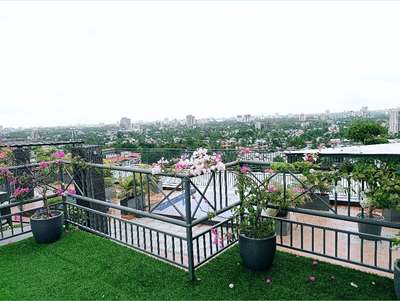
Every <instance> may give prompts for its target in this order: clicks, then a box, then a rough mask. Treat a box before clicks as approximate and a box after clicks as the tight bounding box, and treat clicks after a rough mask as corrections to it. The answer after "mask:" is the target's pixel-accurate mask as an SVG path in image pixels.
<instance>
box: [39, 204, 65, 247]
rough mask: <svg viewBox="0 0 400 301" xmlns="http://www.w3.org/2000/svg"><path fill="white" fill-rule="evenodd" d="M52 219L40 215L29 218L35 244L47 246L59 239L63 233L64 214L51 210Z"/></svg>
mask: <svg viewBox="0 0 400 301" xmlns="http://www.w3.org/2000/svg"><path fill="white" fill-rule="evenodd" d="M51 214H52V217H50V218H43V217H42V216H41V215H40V214H34V215H32V216H31V229H32V234H33V237H34V238H35V240H36V242H37V243H40V244H48V243H52V242H55V241H57V240H58V239H60V237H61V234H62V232H63V224H64V214H63V212H62V211H58V210H52V211H51Z"/></svg>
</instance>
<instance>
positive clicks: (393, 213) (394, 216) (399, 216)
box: [382, 208, 400, 223]
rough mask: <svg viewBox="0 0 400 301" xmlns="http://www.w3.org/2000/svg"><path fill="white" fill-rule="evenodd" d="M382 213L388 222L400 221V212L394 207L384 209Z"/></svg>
mask: <svg viewBox="0 0 400 301" xmlns="http://www.w3.org/2000/svg"><path fill="white" fill-rule="evenodd" d="M382 215H383V217H384V218H385V220H386V221H388V222H396V223H398V222H400V213H399V212H398V211H397V210H396V209H394V208H390V209H383V214H382Z"/></svg>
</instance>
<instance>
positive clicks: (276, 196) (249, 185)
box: [235, 165, 300, 238]
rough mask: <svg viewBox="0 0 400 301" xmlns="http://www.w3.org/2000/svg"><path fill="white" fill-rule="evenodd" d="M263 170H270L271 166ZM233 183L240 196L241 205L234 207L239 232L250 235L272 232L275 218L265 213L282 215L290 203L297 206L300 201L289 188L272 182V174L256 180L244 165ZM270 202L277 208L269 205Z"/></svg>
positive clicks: (252, 236)
mask: <svg viewBox="0 0 400 301" xmlns="http://www.w3.org/2000/svg"><path fill="white" fill-rule="evenodd" d="M265 172H266V173H267V174H268V173H272V170H270V169H268V170H266V171H265ZM235 186H236V189H237V193H238V194H239V195H241V200H242V203H241V205H240V206H239V207H237V208H236V209H235V215H236V216H237V217H239V219H240V233H242V234H244V235H245V236H247V237H251V238H265V237H268V236H271V235H273V234H274V233H275V225H274V220H273V219H272V218H267V216H270V217H275V216H284V215H285V214H286V211H287V209H288V208H289V207H290V206H296V205H297V202H299V201H300V200H299V198H296V197H295V192H294V191H293V190H292V189H290V188H289V187H286V189H285V188H284V187H283V186H282V185H280V184H277V183H273V182H272V181H271V177H267V178H265V179H264V180H263V181H260V180H257V179H256V177H255V176H254V175H253V174H252V170H251V168H250V167H249V166H247V165H242V166H241V167H240V168H239V171H238V174H237V177H236V184H235ZM270 205H276V206H277V207H278V208H277V209H271V208H270Z"/></svg>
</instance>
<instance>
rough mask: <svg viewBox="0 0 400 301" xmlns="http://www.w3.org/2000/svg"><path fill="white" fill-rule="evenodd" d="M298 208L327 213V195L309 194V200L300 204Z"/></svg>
mask: <svg viewBox="0 0 400 301" xmlns="http://www.w3.org/2000/svg"><path fill="white" fill-rule="evenodd" d="M299 208H303V209H310V210H320V211H329V194H327V193H311V194H310V200H308V201H307V202H305V203H304V204H301V205H300V206H299Z"/></svg>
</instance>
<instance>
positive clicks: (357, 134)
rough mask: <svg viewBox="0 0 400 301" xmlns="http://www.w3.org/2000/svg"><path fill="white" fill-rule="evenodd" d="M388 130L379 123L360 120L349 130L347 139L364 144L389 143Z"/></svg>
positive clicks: (353, 123)
mask: <svg viewBox="0 0 400 301" xmlns="http://www.w3.org/2000/svg"><path fill="white" fill-rule="evenodd" d="M386 136H387V129H386V128H385V127H383V126H382V125H381V124H379V123H378V122H375V121H373V120H369V119H358V120H356V121H354V122H352V124H351V125H350V127H349V129H348V130H347V138H348V139H351V140H353V141H356V142H361V143H363V144H377V143H387V142H388V141H387V138H386Z"/></svg>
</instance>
